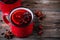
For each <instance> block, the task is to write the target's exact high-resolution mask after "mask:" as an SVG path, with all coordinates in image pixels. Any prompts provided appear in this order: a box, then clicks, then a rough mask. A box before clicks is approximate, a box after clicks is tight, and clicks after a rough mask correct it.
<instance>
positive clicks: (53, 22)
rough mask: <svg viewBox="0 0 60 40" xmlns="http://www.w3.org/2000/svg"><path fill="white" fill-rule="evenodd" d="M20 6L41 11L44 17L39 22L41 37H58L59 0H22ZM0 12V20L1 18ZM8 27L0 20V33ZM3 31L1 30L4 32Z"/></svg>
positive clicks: (59, 25)
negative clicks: (41, 29) (41, 31)
mask: <svg viewBox="0 0 60 40" xmlns="http://www.w3.org/2000/svg"><path fill="white" fill-rule="evenodd" d="M22 4H23V5H22V7H26V8H29V9H31V10H32V11H33V12H34V11H35V10H40V11H42V13H43V14H45V15H46V18H45V19H44V20H43V21H42V22H41V24H42V25H43V26H44V27H43V32H44V33H43V35H42V36H41V37H60V0H23V2H22ZM1 16H2V12H0V20H2V17H1ZM7 28H9V27H8V25H7V24H5V23H4V22H0V33H1V32H2V31H3V30H4V31H5V29H7ZM4 31H3V32H4Z"/></svg>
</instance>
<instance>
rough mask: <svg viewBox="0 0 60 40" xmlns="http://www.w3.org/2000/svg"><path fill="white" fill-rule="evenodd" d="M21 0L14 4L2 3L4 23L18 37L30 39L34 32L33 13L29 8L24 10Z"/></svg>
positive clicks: (0, 5) (0, 4)
mask: <svg viewBox="0 0 60 40" xmlns="http://www.w3.org/2000/svg"><path fill="white" fill-rule="evenodd" d="M20 6H21V0H17V2H15V3H13V4H9V3H8V4H6V3H3V2H0V7H1V10H2V12H3V21H4V22H5V23H6V24H8V25H9V26H10V28H11V31H12V33H13V34H14V35H15V36H16V37H20V38H21V37H22V38H23V37H28V36H29V35H31V34H32V32H33V25H34V24H33V12H32V11H31V10H30V9H28V8H22V7H20Z"/></svg>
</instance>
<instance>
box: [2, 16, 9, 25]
mask: <svg viewBox="0 0 60 40" xmlns="http://www.w3.org/2000/svg"><path fill="white" fill-rule="evenodd" d="M6 16H7V15H3V20H4V22H5V23H6V24H8V25H9V24H10V22H9V21H8V19H7V18H6Z"/></svg>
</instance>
